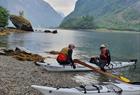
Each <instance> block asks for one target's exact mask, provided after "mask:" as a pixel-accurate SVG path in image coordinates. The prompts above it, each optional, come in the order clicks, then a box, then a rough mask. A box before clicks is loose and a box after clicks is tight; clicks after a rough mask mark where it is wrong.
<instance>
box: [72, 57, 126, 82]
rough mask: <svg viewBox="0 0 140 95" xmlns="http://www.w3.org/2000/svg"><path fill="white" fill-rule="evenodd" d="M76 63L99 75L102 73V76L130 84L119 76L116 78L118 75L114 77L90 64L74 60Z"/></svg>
mask: <svg viewBox="0 0 140 95" xmlns="http://www.w3.org/2000/svg"><path fill="white" fill-rule="evenodd" d="M74 63H78V64H80V65H83V66H85V67H88V68H89V69H91V70H92V71H93V72H97V73H100V74H102V75H105V76H108V77H111V78H114V79H116V80H119V81H122V82H125V83H128V82H126V81H124V80H122V79H121V78H120V77H118V76H116V75H113V74H111V73H109V72H103V71H101V70H100V69H97V68H95V67H93V66H91V65H89V64H86V63H85V62H82V61H80V60H78V59H74Z"/></svg>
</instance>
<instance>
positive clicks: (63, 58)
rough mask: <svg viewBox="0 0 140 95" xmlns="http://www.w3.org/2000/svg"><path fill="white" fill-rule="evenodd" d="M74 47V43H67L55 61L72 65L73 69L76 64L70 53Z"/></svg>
mask: <svg viewBox="0 0 140 95" xmlns="http://www.w3.org/2000/svg"><path fill="white" fill-rule="evenodd" d="M74 48H75V45H74V44H69V45H68V47H65V48H63V49H62V50H61V51H60V52H59V54H58V56H57V62H58V63H59V64H60V65H72V66H73V68H74V69H75V68H76V66H75V64H74V62H73V59H72V53H73V49H74Z"/></svg>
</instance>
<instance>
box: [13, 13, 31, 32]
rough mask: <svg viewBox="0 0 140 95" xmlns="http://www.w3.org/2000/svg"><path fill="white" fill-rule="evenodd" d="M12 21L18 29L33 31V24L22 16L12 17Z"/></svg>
mask: <svg viewBox="0 0 140 95" xmlns="http://www.w3.org/2000/svg"><path fill="white" fill-rule="evenodd" d="M10 20H11V22H12V23H13V24H14V25H15V27H16V28H17V29H21V30H25V31H33V28H32V25H31V23H30V22H29V21H28V20H27V19H25V18H24V17H22V16H16V15H11V16H10Z"/></svg>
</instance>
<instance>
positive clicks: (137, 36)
mask: <svg viewBox="0 0 140 95" xmlns="http://www.w3.org/2000/svg"><path fill="white" fill-rule="evenodd" d="M69 43H74V44H75V45H76V47H77V48H76V49H75V52H74V58H81V59H87V58H88V57H90V56H93V55H98V54H99V46H100V44H102V43H104V44H106V45H107V46H108V47H109V49H110V51H111V55H112V57H113V60H118V59H120V60H121V59H125V60H126V59H131V58H136V59H138V60H140V33H136V32H133V33H132V32H123V33H122V32H95V31H94V32H93V31H92V32H91V31H84V30H81V31H80V30H79V31H75V30H58V34H47V33H43V32H32V33H13V34H11V35H8V36H3V37H0V47H7V48H15V47H16V46H22V47H25V48H27V49H29V50H31V51H34V52H37V53H41V52H45V51H50V50H60V49H61V48H63V47H65V46H67V45H68V44H69ZM123 73H124V74H125V76H127V77H128V78H130V79H131V80H133V81H140V74H139V73H140V62H138V63H137V68H136V69H135V70H131V69H129V70H126V71H124V72H123Z"/></svg>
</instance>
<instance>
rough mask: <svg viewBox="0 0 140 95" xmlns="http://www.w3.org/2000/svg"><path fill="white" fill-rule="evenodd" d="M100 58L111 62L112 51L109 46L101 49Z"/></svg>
mask: <svg viewBox="0 0 140 95" xmlns="http://www.w3.org/2000/svg"><path fill="white" fill-rule="evenodd" d="M100 59H101V60H103V61H105V62H107V63H110V61H111V57H110V52H109V50H108V49H107V48H104V49H102V50H101V54H100Z"/></svg>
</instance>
